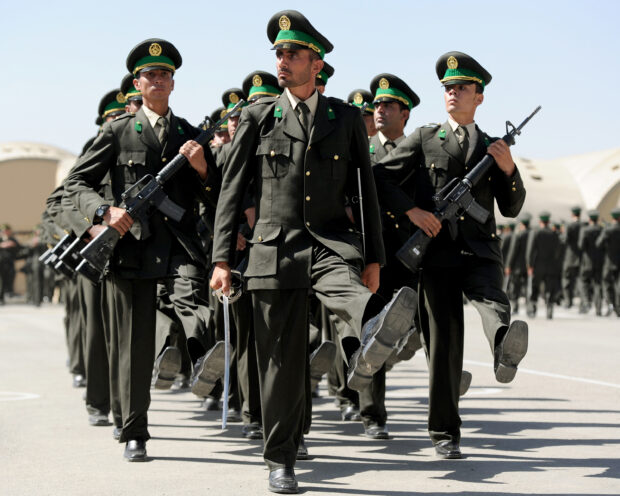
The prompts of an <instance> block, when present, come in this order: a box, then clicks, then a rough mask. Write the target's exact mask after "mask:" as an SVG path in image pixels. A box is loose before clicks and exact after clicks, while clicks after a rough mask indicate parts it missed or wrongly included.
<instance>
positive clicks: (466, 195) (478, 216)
mask: <svg viewBox="0 0 620 496" xmlns="http://www.w3.org/2000/svg"><path fill="white" fill-rule="evenodd" d="M540 109H541V107H540V105H539V106H538V107H537V108H536V110H534V112H532V113H531V114H530V115H529V116H528V117H527V119H525V120H524V121H523V122H522V123H521V125H520V126H519V127H514V125H513V124H512V123H511V122H510V121H506V136H504V137H503V138H502V140H504V141H505V142H506V144H507V145H508V146H511V145H514V144H515V136H516V135H519V134H521V129H523V127H524V126H525V125H526V124H527V123H528V122H529V120H530V119H531V118H532V117H534V115H535V114H536V112H538V111H539V110H540ZM494 164H495V159H493V157H492V156H491V155H489V154H488V153H487V154H486V155H485V156H484V158H483V159H482V160H481V161H480V162H478V164H476V166H475V167H474V168H473V169H472V170H471V171H470V172H469V174H467V175H466V176H465V177H464V178H458V177H455V178H454V179H452V180H451V181H450V182H449V183H448V184H447V185H446V186H444V187H443V188H442V189H441V191H439V193H437V194H436V195H435V196H433V202H434V203H435V211H434V212H433V214H434V215H435V217H437V219H438V220H439V222H442V223H443V221H447V222H448V227H449V229H450V234H451V236H452V239H455V238H456V235H457V230H458V228H457V225H456V221H457V219H458V218H459V217H461V216H462V215H464V214H468V215H469V216H470V217H472V218H473V219H474V220H475V221H476V222H479V223H480V224H484V223H485V222H486V221H487V219H488V217H489V215H490V212H488V211H487V210H486V209H485V208H484V207H482V206H481V205H480V204H478V203H477V202H476V200H474V196H473V195H472V193H471V190H472V189H473V187H474V186H475V185H476V184H478V183H479V182H480V180H481V179H482V178H483V177H485V175H486V173H487V172H488V171H489V169H490V168H491V167H492V166H493V165H494ZM431 240H432V238H430V237H429V236H428V235H427V234H426V233H425V232H424V231H423V230H422V229H418V230H417V231H416V232H415V233H414V234H413V236H411V237H410V238H409V239H408V240H407V242H406V243H405V244H404V245H403V246H402V247H401V248H400V249H399V250H398V251H397V252H396V257H397V258H398V259H399V260H400V261H401V262H402V263H403V265H405V266H406V267H407V268H408V269H410V270H411V271H416V270H417V269H418V268H419V267H420V264H421V263H422V259H423V258H424V254H425V253H426V250H427V248H428V245H429V244H430V242H431Z"/></svg>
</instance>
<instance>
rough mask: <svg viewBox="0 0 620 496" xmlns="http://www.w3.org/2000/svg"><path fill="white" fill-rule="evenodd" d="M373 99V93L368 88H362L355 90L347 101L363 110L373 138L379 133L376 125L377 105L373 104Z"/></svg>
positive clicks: (370, 135)
mask: <svg viewBox="0 0 620 496" xmlns="http://www.w3.org/2000/svg"><path fill="white" fill-rule="evenodd" d="M373 100H374V96H373V94H372V93H371V92H370V91H368V90H362V89H358V90H353V91H352V92H351V93H349V96H348V97H347V102H349V103H350V104H351V105H355V106H356V107H358V108H359V109H360V110H363V112H362V118H363V119H364V124H366V132H367V134H368V138H372V137H373V136H374V135H375V134H377V128H376V127H375V106H374V105H373V104H372V101H373Z"/></svg>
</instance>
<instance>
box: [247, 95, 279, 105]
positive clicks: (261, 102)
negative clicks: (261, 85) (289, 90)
mask: <svg viewBox="0 0 620 496" xmlns="http://www.w3.org/2000/svg"><path fill="white" fill-rule="evenodd" d="M277 100H278V97H276V96H263V97H261V98H259V99H258V100H256V101H255V102H254V103H253V104H252V105H265V104H268V103H273V102H275V101H277Z"/></svg>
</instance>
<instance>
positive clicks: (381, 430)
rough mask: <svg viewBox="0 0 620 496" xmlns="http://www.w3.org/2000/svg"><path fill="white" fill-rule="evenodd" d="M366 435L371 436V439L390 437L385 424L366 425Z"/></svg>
mask: <svg viewBox="0 0 620 496" xmlns="http://www.w3.org/2000/svg"><path fill="white" fill-rule="evenodd" d="M364 436H366V437H369V438H370V439H389V438H390V435H389V434H388V431H387V427H386V426H385V425H377V424H373V425H369V426H367V427H364Z"/></svg>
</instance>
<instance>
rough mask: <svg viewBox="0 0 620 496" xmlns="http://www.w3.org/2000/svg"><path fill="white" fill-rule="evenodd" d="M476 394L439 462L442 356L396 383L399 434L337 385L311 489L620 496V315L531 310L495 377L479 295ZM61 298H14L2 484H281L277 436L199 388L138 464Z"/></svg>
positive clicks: (472, 341) (3, 353) (10, 491)
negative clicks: (82, 357) (502, 379)
mask: <svg viewBox="0 0 620 496" xmlns="http://www.w3.org/2000/svg"><path fill="white" fill-rule="evenodd" d="M465 312H466V318H465V321H466V339H465V366H464V368H465V369H467V370H469V371H471V372H472V374H473V381H472V387H471V388H470V390H469V392H468V393H467V395H466V396H465V397H463V398H462V400H461V415H462V418H463V436H462V437H463V439H462V442H461V448H462V451H463V454H464V456H465V458H464V459H463V460H438V459H436V458H435V456H434V450H433V448H432V446H431V443H430V440H429V438H428V435H427V432H426V413H427V382H428V374H427V371H426V361H425V359H424V356H423V354H421V353H418V354H417V355H416V356H415V357H414V358H413V360H411V361H409V362H405V363H400V364H398V365H397V366H396V367H395V368H394V369H393V370H392V371H391V372H390V373H389V374H388V380H387V386H388V391H387V399H386V404H387V409H388V414H389V419H388V428H389V431H390V434H391V439H389V440H387V441H376V440H370V439H367V438H365V437H364V436H363V435H362V434H361V433H362V432H363V429H362V426H361V424H360V423H350V422H347V423H345V422H342V421H340V414H339V412H338V411H337V409H336V408H335V407H334V403H333V399H332V398H330V397H328V396H327V391H326V389H325V382H322V383H321V398H319V399H316V400H314V414H313V424H312V430H311V432H310V435H309V436H307V438H306V440H307V445H308V449H309V451H310V455H311V459H310V460H309V461H300V462H298V464H297V467H296V472H297V475H298V480H299V485H300V490H301V492H302V493H305V494H324V495H331V494H336V495H366V496H371V495H388V496H405V495H410V494H421V495H442V494H459V495H481V494H493V495H508V494H511V495H512V494H545V495H565V494H571V495H572V494H577V495H602V494H620V363H619V362H620V319H618V318H600V317H599V318H597V317H594V316H593V315H589V316H579V315H577V313H576V311H574V310H571V311H567V310H563V309H559V310H557V311H556V318H555V319H554V320H553V321H547V320H546V319H544V318H538V319H535V320H533V321H532V320H530V321H529V322H530V345H529V352H528V355H527V356H526V357H525V359H524V360H523V362H522V364H521V365H522V366H521V368H520V371H519V373H518V374H517V377H516V379H515V381H514V382H513V383H512V384H507V385H504V384H498V383H496V382H495V380H494V375H493V370H492V356H491V353H490V351H489V349H488V345H487V344H486V341H485V339H484V335H483V332H482V327H481V325H480V321H479V317H478V315H477V314H476V312H475V310H474V309H473V308H472V307H471V305H468V306H467V307H466V309H465ZM62 317H63V309H62V308H61V306H56V305H44V306H42V307H41V308H33V307H30V306H25V305H20V304H10V305H7V306H4V307H0V471H1V473H2V477H1V481H0V495H2V496H5V495H47V494H51V495H85V494H88V495H99V494H101V495H103V494H105V495H120V494H123V495H199V494H200V495H217V496H220V495H254V494H269V493H268V491H267V476H268V472H267V470H266V468H265V465H264V464H263V461H262V457H261V449H262V448H261V444H262V443H261V441H246V440H244V439H243V438H242V437H241V424H229V427H228V428H227V429H226V430H225V431H222V430H221V424H220V413H219V412H204V411H203V410H201V408H200V401H199V400H198V399H197V398H196V397H195V396H193V395H192V394H191V393H189V392H182V393H179V392H176V393H175V392H160V391H153V394H152V403H151V409H150V411H149V422H150V432H151V435H152V436H153V438H152V439H151V440H150V441H149V442H148V444H147V449H148V455H149V461H148V462H147V463H133V464H131V463H127V462H126V461H124V459H123V457H122V453H123V447H124V446H123V445H120V444H118V443H117V442H116V441H114V440H113V439H112V427H91V426H89V425H88V422H87V414H86V410H85V407H84V402H83V400H82V394H83V391H84V390H83V389H74V388H72V387H71V376H70V374H69V373H68V371H67V368H66V366H65V361H66V346H65V340H64V328H63V324H62Z"/></svg>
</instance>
